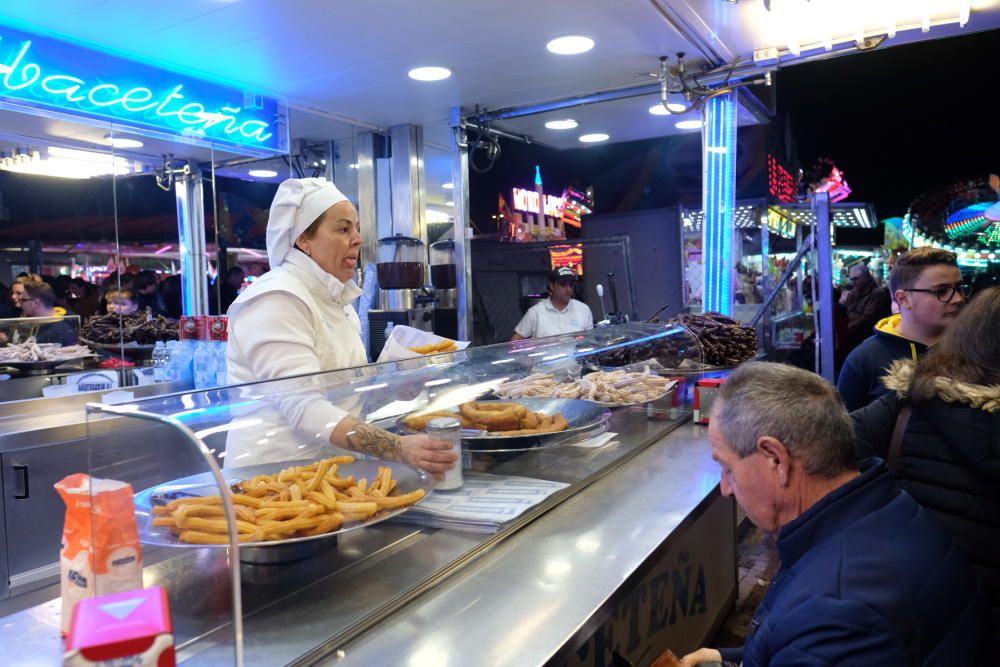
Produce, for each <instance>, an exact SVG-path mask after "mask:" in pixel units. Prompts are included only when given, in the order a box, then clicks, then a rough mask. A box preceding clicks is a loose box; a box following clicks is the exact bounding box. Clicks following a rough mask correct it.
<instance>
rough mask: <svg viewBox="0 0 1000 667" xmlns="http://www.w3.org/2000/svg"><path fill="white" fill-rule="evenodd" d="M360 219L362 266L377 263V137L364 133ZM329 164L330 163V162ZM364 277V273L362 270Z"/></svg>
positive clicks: (360, 154) (360, 162) (360, 145)
mask: <svg viewBox="0 0 1000 667" xmlns="http://www.w3.org/2000/svg"><path fill="white" fill-rule="evenodd" d="M357 147H358V168H357V172H358V218H359V220H360V221H361V239H362V241H361V243H362V245H361V262H360V266H361V267H365V266H367V265H368V264H374V263H375V257H376V255H375V248H376V247H377V246H378V208H377V205H376V203H375V202H376V188H375V157H376V156H375V135H374V134H373V133H372V132H362V133H361V134H359V135H358V140H357ZM328 164H329V162H328ZM361 273H362V275H364V271H363V270H362V272H361Z"/></svg>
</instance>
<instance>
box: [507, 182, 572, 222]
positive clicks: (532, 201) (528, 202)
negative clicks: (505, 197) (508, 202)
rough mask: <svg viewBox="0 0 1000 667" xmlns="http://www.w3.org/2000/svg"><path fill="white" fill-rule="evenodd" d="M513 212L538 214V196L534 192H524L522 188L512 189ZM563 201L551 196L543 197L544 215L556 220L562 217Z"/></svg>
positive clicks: (560, 198)
mask: <svg viewBox="0 0 1000 667" xmlns="http://www.w3.org/2000/svg"><path fill="white" fill-rule="evenodd" d="M513 199H514V210H515V211H523V212H525V213H539V212H540V211H541V209H540V208H539V206H538V199H539V195H538V193H537V192H535V191H534V190H524V189H522V188H514V197H513ZM562 208H563V199H562V197H553V196H552V195H545V215H549V216H552V217H553V218H558V217H559V216H561V215H562Z"/></svg>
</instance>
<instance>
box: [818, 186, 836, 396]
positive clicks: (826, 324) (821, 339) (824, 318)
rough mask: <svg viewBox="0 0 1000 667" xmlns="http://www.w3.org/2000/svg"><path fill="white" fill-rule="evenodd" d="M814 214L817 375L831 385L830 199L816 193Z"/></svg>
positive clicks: (831, 270)
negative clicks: (817, 327) (817, 325)
mask: <svg viewBox="0 0 1000 667" xmlns="http://www.w3.org/2000/svg"><path fill="white" fill-rule="evenodd" d="M812 207H813V213H814V216H815V220H816V227H815V233H816V240H817V245H818V249H817V255H818V257H817V259H816V263H817V264H818V266H817V267H816V269H817V270H816V277H817V284H816V294H817V297H818V299H819V303H818V304H816V307H818V309H819V310H818V311H817V312H818V314H819V335H818V336H817V338H816V341H817V342H818V343H819V346H820V348H819V366H820V367H819V368H818V369H817V371H816V372H817V373H818V374H819V375H822V376H823V377H824V378H825V379H826V380H828V381H829V382H833V371H834V369H833V309H834V308H835V307H836V306H835V304H834V302H833V273H832V272H833V261H832V254H831V245H832V238H831V237H832V232H833V227H832V225H831V218H830V195H829V193H826V192H818V193H816V194H814V195H813V198H812Z"/></svg>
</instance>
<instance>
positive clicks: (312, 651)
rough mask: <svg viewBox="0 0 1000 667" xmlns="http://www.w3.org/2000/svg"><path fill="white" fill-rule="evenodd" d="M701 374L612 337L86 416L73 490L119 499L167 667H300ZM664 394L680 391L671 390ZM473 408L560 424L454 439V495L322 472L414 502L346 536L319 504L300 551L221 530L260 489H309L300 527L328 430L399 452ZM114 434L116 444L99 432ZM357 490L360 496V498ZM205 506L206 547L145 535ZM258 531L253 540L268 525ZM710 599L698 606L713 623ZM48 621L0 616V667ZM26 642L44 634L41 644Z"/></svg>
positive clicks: (536, 512) (615, 456) (665, 416)
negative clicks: (133, 471)
mask: <svg viewBox="0 0 1000 667" xmlns="http://www.w3.org/2000/svg"><path fill="white" fill-rule="evenodd" d="M702 362H703V359H702V355H701V347H700V345H699V343H698V340H697V339H696V338H695V337H694V336H693V335H692V334H691V333H690V332H689V331H688V330H687V329H685V328H683V327H679V326H671V327H664V326H663V325H652V324H625V325H621V326H616V327H607V328H599V329H596V330H592V331H587V332H582V333H579V334H573V335H564V336H557V337H552V338H544V339H535V340H522V341H517V342H513V343H504V344H499V345H493V346H487V347H481V348H470V349H467V350H464V351H461V352H457V353H451V354H439V355H433V356H427V357H422V358H419V359H411V360H406V361H400V362H393V363H387V364H379V365H370V366H364V367H358V368H351V369H345V370H340V371H333V372H328V373H320V374H315V375H308V376H300V377H294V378H288V379H282V380H278V381H272V382H260V383H253V384H247V385H241V386H233V387H224V388H217V389H211V390H206V391H194V392H183V393H177V394H171V395H167V396H157V397H154V398H150V399H146V400H141V401H136V402H133V403H130V404H126V405H96V404H95V405H91V406H89V416H88V429H89V430H90V431H91V436H92V440H93V442H91V445H90V447H88V449H87V453H86V455H85V456H83V457H82V458H83V459H84V461H85V466H84V461H81V466H82V467H84V469H82V470H80V472H86V473H88V474H90V475H92V476H93V477H100V478H108V477H111V478H114V479H117V480H119V481H122V482H127V483H129V484H131V485H132V491H133V492H134V493H135V494H136V496H135V498H136V500H135V505H136V511H137V514H136V516H137V526H138V530H139V534H140V537H141V540H142V542H143V544H144V547H143V550H144V565H145V567H144V571H143V573H142V581H143V583H144V584H145V585H146V586H150V585H160V586H163V587H164V588H165V589H166V591H167V594H168V597H169V600H170V604H171V610H172V613H173V623H174V640H175V642H176V646H177V649H178V658H179V662H182V663H190V664H213V665H214V664H226V663H234V662H235V663H239V664H248V665H249V664H261V665H270V664H287V663H293V662H310V661H314V660H319V659H321V658H324V657H327V656H331V655H334V654H335V652H336V651H337V650H338V649H339V648H340V647H342V646H344V645H345V644H346V643H348V642H350V641H352V640H355V639H358V638H360V637H362V636H365V635H366V633H370V632H374V631H377V630H378V627H379V625H380V623H383V622H385V621H386V620H387V619H388V618H390V617H392V616H393V614H394V613H396V612H398V611H399V610H400V609H401V608H402V607H403V606H404V605H405V604H407V603H408V602H411V601H413V600H414V599H416V598H417V597H418V596H420V595H421V594H424V593H427V592H428V591H430V590H433V589H435V588H436V587H439V586H440V585H441V584H442V582H444V581H446V580H447V579H448V578H449V577H451V576H452V575H453V574H455V573H456V572H461V571H462V570H463V569H464V568H465V567H466V566H467V565H468V564H469V563H471V562H472V561H474V560H475V559H477V558H478V557H480V556H481V555H482V554H484V553H486V552H488V551H489V550H491V549H493V548H495V547H496V546H497V545H498V544H500V543H504V542H506V541H508V540H511V539H514V538H515V537H516V535H517V533H518V532H519V531H520V530H521V529H523V528H525V527H526V526H528V525H529V524H532V523H533V522H535V521H536V520H539V519H540V518H541V517H543V515H545V514H546V513H548V512H550V511H552V510H553V508H556V507H557V506H560V505H561V504H562V503H564V502H565V501H567V500H569V499H570V498H573V497H575V496H577V495H578V494H580V493H581V492H582V491H583V490H584V489H586V488H587V487H588V486H589V485H591V484H593V483H594V482H596V481H597V480H598V479H600V478H602V477H604V476H606V475H608V474H609V473H611V472H612V471H615V470H617V469H619V468H620V467H621V466H623V465H624V464H625V463H626V462H627V461H629V460H630V459H632V458H633V457H636V456H638V455H639V454H640V453H642V452H643V450H645V449H646V448H647V447H649V446H650V445H651V444H654V443H656V442H659V441H661V440H662V439H663V438H664V437H665V436H666V435H667V434H669V433H670V432H671V431H673V430H674V429H676V428H678V426H680V425H681V424H683V423H684V422H686V421H688V420H689V416H690V409H689V405H688V404H687V401H686V399H685V394H684V392H683V391H681V390H680V388H681V385H678V384H676V383H675V382H676V381H677V380H681V379H682V378H681V377H680V376H679V375H677V374H676V373H677V371H679V370H687V371H690V369H691V368H692V367H698V366H701V365H703V363H702ZM684 379H687V380H688V381H690V380H691V374H690V372H688V373H686V374H685V376H684ZM491 400H500V401H503V402H514V403H520V404H521V405H523V406H526V407H527V409H529V410H531V411H534V412H536V413H537V416H538V417H539V419H541V417H542V415H546V414H547V415H549V416H550V417H552V421H556V418H555V416H554V415H557V414H561V415H563V416H564V417H565V419H566V421H567V424H566V428H565V429H563V430H555V431H552V432H541V433H536V432H532V433H527V432H525V431H523V430H522V429H517V432H516V433H511V434H507V433H501V434H497V433H494V432H492V431H489V430H485V431H484V429H485V427H484V426H483V424H481V423H476V424H472V425H467V426H468V428H466V430H463V431H462V441H463V447H462V449H463V454H462V463H463V469H464V473H465V486H464V487H463V489H462V490H461V491H457V492H445V491H437V492H435V491H434V488H433V487H434V480H433V478H432V477H431V476H429V475H428V474H427V473H425V472H423V471H421V470H419V469H418V468H415V467H413V466H410V465H408V464H406V463H403V462H399V461H391V462H389V463H381V462H379V461H375V460H371V459H372V457H370V456H364V455H362V454H358V453H356V452H355V453H353V456H354V457H355V460H354V461H353V462H349V463H348V462H346V459H343V460H342V461H338V462H337V463H335V464H334V465H340V466H341V469H340V470H339V471H338V472H337V473H336V474H337V475H340V473H343V478H347V477H348V476H350V477H352V478H353V481H354V483H355V484H356V483H357V482H358V481H359V480H360V479H361V478H362V477H363V478H365V479H367V480H368V484H369V485H370V486H371V487H372V488H374V487H375V485H376V484H381V481H376V480H377V479H378V480H381V479H382V478H381V477H378V478H377V477H376V475H377V474H379V473H377V470H378V469H379V468H380V467H387V468H389V469H390V472H391V474H392V479H393V480H394V482H393V484H396V485H397V488H396V490H394V491H393V492H391V493H389V492H388V489H389V488H391V486H390V485H389V484H388V483H386V484H384V485H381V486H380V491H381V492H382V495H385V496H387V497H389V498H392V497H398V496H399V495H400V494H416V495H419V494H421V493H423V494H426V495H425V496H424V497H423V498H422V499H421V500H420V501H419V502H417V504H416V505H414V506H412V507H409V508H407V507H395V506H394V505H393V504H392V503H391V502H389V501H387V504H383V503H378V513H377V514H375V515H374V516H370V517H368V518H360V517H352V515H351V514H350V511H349V510H351V508H352V507H353V505H352V504H351V503H352V502H354V499H353V497H352V498H339V496H335V497H336V498H339V500H338V501H337V502H339V503H346V504H343V505H338V508H347V509H344V510H343V513H344V514H345V517H344V518H342V523H340V524H339V525H337V526H335V527H333V528H330V527H329V526H327V528H329V530H327V531H326V532H324V531H316V530H315V529H316V528H317V526H315V525H312V524H309V526H308V530H306V529H303V531H304V532H303V531H300V532H295V531H294V529H292V528H288V529H287V530H283V531H277V532H275V533H273V534H271V537H265V533H264V532H253V534H252V535H251V534H250V533H247V532H246V525H244V523H245V522H246V521H248V519H247V517H246V516H245V515H244V513H240V522H236V521H235V520H234V516H235V514H236V509H235V508H236V507H243V506H242V505H240V503H241V502H243V501H240V502H237V503H236V504H234V503H233V501H232V498H233V497H231V496H229V495H228V494H224V493H222V491H223V490H226V489H230V488H232V489H233V490H235V491H236V492H238V493H240V494H244V493H245V494H249V493H251V486H250V485H248V484H247V483H246V480H250V479H252V478H255V479H258V480H259V479H264V478H257V476H258V475H262V474H267V475H273V476H275V477H274V479H276V480H282V479H284V480H285V481H286V483H287V480H290V479H294V480H298V483H299V484H301V485H302V486H303V487H309V488H300V489H299V490H298V492H292V493H291V495H292V496H294V497H293V498H292V499H291V501H292V502H295V501H296V499H297V498H299V497H301V498H303V500H302V502H308V501H309V499H314V502H316V503H317V508H316V509H317V510H319V507H318V504H320V503H322V502H323V500H322V496H313V495H310V494H312V493H316V492H318V491H320V492H321V491H322V489H323V484H325V482H326V481H327V479H332V478H330V477H329V475H327V476H325V477H323V479H322V480H320V483H316V482H315V480H314V477H316V476H317V475H319V474H320V473H318V472H316V468H315V467H314V468H312V469H310V468H307V467H305V466H308V465H309V463H310V462H314V461H317V460H321V459H325V458H326V457H332V456H345V455H352V452H349V451H346V450H342V449H337V448H335V447H333V446H332V445H331V444H330V433H331V430H332V425H333V423H334V421H335V420H336V419H338V418H339V416H340V415H342V414H343V413H344V412H346V413H349V414H350V415H352V416H354V417H356V418H357V419H359V420H361V421H364V422H367V423H368V424H371V425H373V426H376V427H380V428H383V429H386V430H389V431H394V432H397V433H408V432H411V431H412V430H413V429H416V428H418V426H415V425H414V423H413V422H412V421H408V420H407V419H406V417H407V416H408V415H414V414H418V415H419V414H421V413H425V412H428V411H456V412H458V411H459V410H460V406H461V405H462V404H465V403H467V402H470V401H476V402H479V403H480V405H478V406H477V408H484V405H483V404H484V403H485V402H487V401H491ZM115 422H122V423H126V424H129V425H130V427H129V428H127V429H114V428H110V427H109V424H113V423H115ZM522 425H523V424H522ZM97 441H101V442H103V443H104V444H106V445H107V446H109V447H114V448H116V451H117V452H118V455H119V456H121V452H122V448H125V449H128V450H130V451H131V452H132V458H133V459H135V460H148V461H155V466H152V467H151V466H144V467H143V474H142V476H141V477H136V478H132V477H130V475H129V471H128V469H126V468H121V467H116V465H115V464H114V462H111V461H108V460H106V459H105V458H102V457H101V455H100V449H101V448H100V446H98V445H97V444H96V443H97ZM165 442H167V443H169V444H168V445H167V448H166V449H164V443H165ZM151 447H152V448H153V449H151ZM153 450H155V451H153ZM705 451H707V450H704V451H702V452H700V453H699V461H700V463H699V464H698V466H700V467H697V466H696V467H697V468H698V472H697V475H695V469H694V468H691V469H689V470H687V471H686V472H683V473H681V474H683V475H686V476H687V477H688V478H689V479H691V480H692V481H693V483H694V486H693V487H692V489H691V490H690V493H691V494H692V498H695V497H696V498H697V500H696V501H693V504H692V509H693V508H694V507H695V506H698V505H699V503H701V502H702V499H703V498H706V497H708V496H706V495H705V494H710V491H711V489H712V488H714V485H715V481H716V480H717V473H716V472H715V471H714V470H706V469H704V468H705V465H704V464H705V462H706V461H707V462H708V463H710V461H708V458H707V454H705ZM123 458H124V457H123ZM285 469H291V470H292V472H291V473H287V474H289V475H291V477H284V476H279V475H278V474H279V471H282V470H285ZM321 469H322V468H321ZM679 470H680V469H679ZM310 471H311V472H310ZM323 474H324V475H326V470H324V473H323ZM296 475H300V477H296ZM701 475H704V479H702V477H701ZM267 479H271V478H267ZM241 481H242V482H243V485H241V486H233V485H234V484H237V483H239V482H241ZM253 483H254V484H256V483H257V482H256V481H254V482H253ZM260 483H264V482H260ZM505 485H506V486H505ZM363 487H364V485H362V493H361V495H366V494H368V493H375V494H376V495H378V492H375V491H371V490H370V489H369V490H368V491H365V490H364V488H363ZM334 488H335V489H337V490H339V489H341V488H342V487H341V486H338V485H336V484H334ZM344 488H346V487H344ZM526 489H527V491H526ZM349 490H350V489H348V491H349ZM480 492H481V493H482V494H486V495H477V494H480ZM493 492H495V495H493V496H490V495H489V494H491V493H493ZM345 493H346V492H345ZM218 494H221V496H222V498H223V500H220V501H219V504H218V506H219V507H222V508H224V511H219V512H217V513H213V514H211V516H214V517H217V521H215V520H213V521H211V522H209V523H206V524H204V526H206V527H205V528H204V529H203V530H201V531H200V532H201V533H206V532H208V533H211V534H212V535H213V537H212V538H211V539H209V540H208V541H211V542H214V543H213V544H202V543H200V542H202V541H205V540H206V539H207V538H204V536H202V538H203V539H202V540H198V539H195V540H194V541H193V542H192V543H186V542H183V541H181V540H180V539H179V535H178V533H180V532H182V529H181V528H180V527H179V526H177V525H176V524H175V525H167V527H164V525H156V524H157V523H158V522H156V521H154V519H156V518H158V517H159V518H162V517H163V516H164V514H169V509H159V510H154V509H153V508H154V507H161V508H162V507H165V506H166V505H167V504H168V503H170V502H171V501H180V504H183V503H185V502H188V501H187V500H184V499H190V498H192V497H193V496H202V495H218ZM351 494H352V496H353V495H355V494H354V492H353V491H352V492H351ZM677 495H678V497H680V495H681V491H677ZM456 498H464V499H465V501H464V502H465V504H466V505H473V504H475V503H476V502H482V503H486V501H487V500H489V499H490V498H492V501H491V502H493V504H494V505H495V504H496V501H497V499H500V500H499V502H501V504H502V503H503V502H510V503H511V504H510V507H509V509H510V511H509V512H508V511H507V510H506V509H502V511H499V510H497V508H496V507H492V508H487V510H486V511H480V510H477V512H478V513H477V512H473V513H472V515H471V516H470V515H468V514H467V513H465V514H463V511H464V510H463V509H462V508H459V509H455V506H456V503H455V502H453V501H454V499H456ZM269 499H272V500H277V499H278V497H277V496H275V497H274V498H271V496H267V497H266V498H265V500H269ZM368 500H372V498H368ZM363 501H364V499H361V500H357V502H359V503H360V502H363ZM196 502H197V501H196ZM518 503H519V504H518ZM95 504H96V503H95ZM458 504H459V505H461V504H462V503H458ZM175 505H178V503H175ZM427 508H430V509H427ZM442 508H443V509H442ZM243 509H245V507H243ZM465 509H466V510H467V509H468V508H467V507H466V508H465ZM256 511H257V512H260V511H261V509H260V508H259V505H258V506H257V510H256ZM320 511H321V510H320ZM359 511H360V510H359ZM269 516H270V518H265V519H263V520H262V521H263V522H264V523H266V522H267V521H269V520H272V521H278V520H283V519H284V518H287V517H278V518H274V517H273V515H269ZM352 518H353V519H354V520H352ZM253 520H254V521H258V520H260V516H258V517H257V518H256V519H253ZM159 523H161V524H162V522H159ZM258 523H259V522H258ZM306 523H308V521H306ZM302 525H305V524H302ZM283 528H284V527H283ZM289 531H291V532H289ZM310 531H313V532H318V533H320V534H316V535H312V534H307V533H308V532H310ZM272 538H273V539H272ZM53 557H55V546H53ZM727 562H728V561H727ZM726 567H728V566H726ZM619 583H620V582H619ZM713 595H714V593H713ZM724 598H725V595H724V594H721V593H720V594H719V595H718V599H719V600H720V603H719V604H721V600H723V599H724ZM57 613H58V605H54V604H49V605H40V606H39V607H35V608H32V609H28V610H25V611H21V612H18V613H14V614H12V615H10V616H8V617H7V619H6V623H5V624H0V625H2V629H0V646H7V647H8V648H0V654H4V653H8V651H11V650H13V649H12V648H9V647H11V646H12V644H11V642H8V641H6V640H5V639H4V637H6V638H8V639H9V638H11V637H12V636H13V635H12V634H11V633H14V632H20V633H23V634H24V636H27V637H29V643H30V644H31V646H30V650H31V651H33V652H34V653H35V654H37V655H39V656H47V657H49V658H51V659H52V660H53V661H54V660H56V659H57V658H58V651H59V650H60V647H59V646H58V642H57V641H55V642H54V641H53V640H54V639H57V637H54V636H53V634H52V632H51V627H53V626H54V625H55V624H56V623H57V622H56V621H55V620H54V618H53V616H54V615H56V614H57ZM44 628H49V631H48V632H47V633H46V632H41V631H40V630H41V629H44ZM9 655H12V654H8V657H9Z"/></svg>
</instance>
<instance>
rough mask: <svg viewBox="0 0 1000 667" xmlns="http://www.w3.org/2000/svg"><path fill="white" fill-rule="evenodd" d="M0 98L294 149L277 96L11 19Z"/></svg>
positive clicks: (3, 43)
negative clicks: (28, 28)
mask: <svg viewBox="0 0 1000 667" xmlns="http://www.w3.org/2000/svg"><path fill="white" fill-rule="evenodd" d="M0 102H11V103H15V104H18V105H25V106H29V107H32V108H35V109H40V110H46V111H58V112H62V113H66V114H71V115H74V116H83V117H87V118H91V119H96V120H101V121H111V122H114V123H116V124H122V125H126V126H129V127H132V128H136V129H138V130H140V131H142V130H147V131H148V130H152V131H155V132H160V133H167V134H169V135H172V136H181V137H185V138H186V139H188V140H194V141H196V142H206V143H208V142H212V143H221V144H228V145H231V146H237V147H240V148H243V149H250V150H252V151H254V152H257V151H260V152H268V153H285V152H287V150H288V145H287V144H288V139H287V131H286V129H285V128H286V127H287V109H286V108H285V106H284V105H283V104H281V103H280V102H278V100H276V99H274V98H269V97H263V96H260V95H255V94H253V93H252V92H249V91H244V90H241V89H239V88H236V87H233V86H229V85H223V84H218V83H214V82H211V81H206V80H204V79H199V78H195V77H191V76H188V75H185V74H179V73H175V72H171V71H167V70H163V69H160V68H157V67H154V66H151V65H146V64H143V63H139V62H135V61H131V60H127V59H125V58H122V57H119V56H116V55H111V54H109V53H104V52H102V51H97V50H94V49H91V48H87V47H83V46H78V45H76V44H71V43H68V42H62V41H59V40H56V39H52V38H50V37H43V36H40V35H34V34H31V33H28V32H24V31H21V30H15V29H13V28H8V27H5V26H0Z"/></svg>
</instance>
